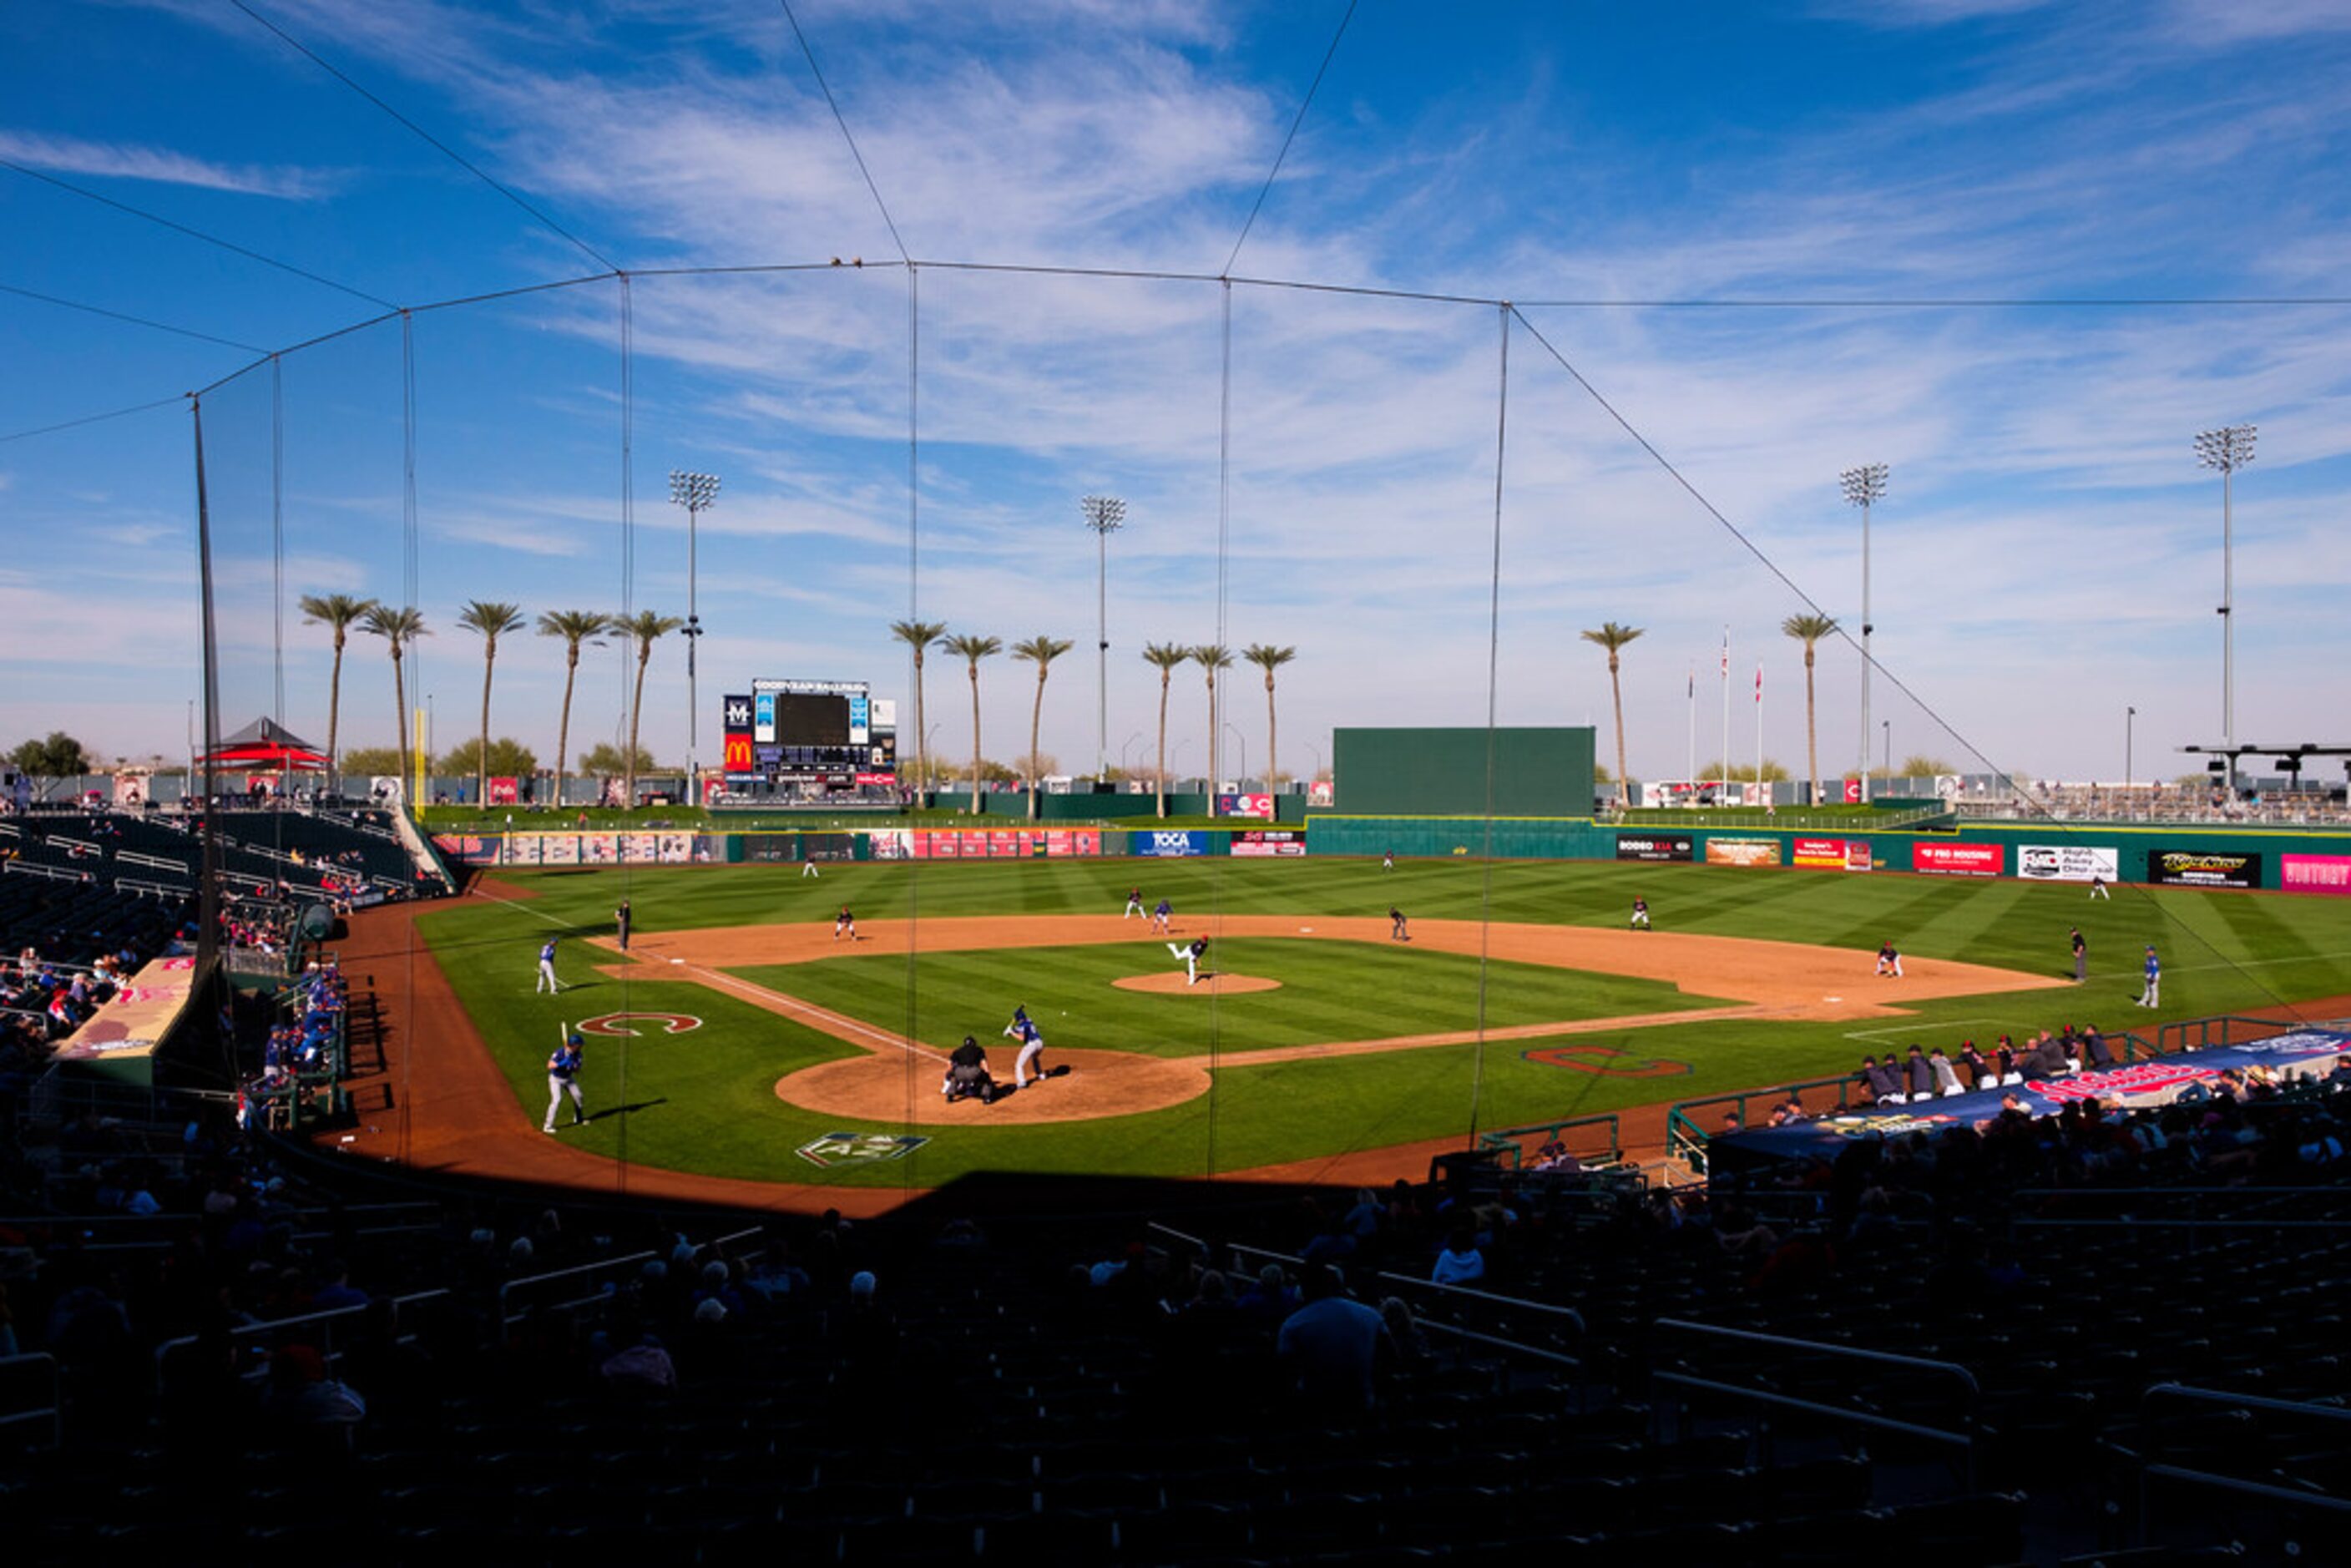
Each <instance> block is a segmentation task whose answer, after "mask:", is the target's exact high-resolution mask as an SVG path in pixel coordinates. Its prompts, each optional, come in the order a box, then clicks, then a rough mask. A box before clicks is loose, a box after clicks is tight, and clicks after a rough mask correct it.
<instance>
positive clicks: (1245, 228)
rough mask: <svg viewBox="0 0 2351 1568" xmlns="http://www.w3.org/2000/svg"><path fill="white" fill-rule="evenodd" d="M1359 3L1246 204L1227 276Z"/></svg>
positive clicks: (1351, 4)
mask: <svg viewBox="0 0 2351 1568" xmlns="http://www.w3.org/2000/svg"><path fill="white" fill-rule="evenodd" d="M1357 3H1358V0H1347V9H1346V11H1345V12H1344V13H1343V14H1342V15H1341V16H1340V17H1339V26H1338V27H1337V28H1336V29H1335V30H1333V31H1332V34H1331V47H1329V48H1327V49H1325V50H1323V51H1322V64H1321V65H1319V66H1317V67H1315V68H1314V80H1313V81H1312V82H1311V83H1310V84H1309V85H1308V87H1307V89H1306V96H1305V97H1304V98H1302V99H1300V100H1299V102H1298V113H1297V116H1296V117H1295V118H1294V119H1292V120H1290V132H1289V134H1288V135H1286V136H1284V137H1283V138H1282V139H1281V148H1280V151H1279V152H1276V153H1274V155H1273V167H1272V168H1270V169H1268V170H1267V171H1266V172H1265V183H1264V184H1262V185H1259V187H1258V191H1257V200H1256V201H1254V202H1251V203H1250V204H1249V216H1248V217H1247V218H1246V219H1244V220H1243V221H1242V223H1241V232H1240V237H1239V238H1238V239H1236V240H1234V241H1233V254H1232V255H1230V256H1227V257H1226V258H1225V271H1226V272H1227V273H1230V272H1231V271H1232V269H1233V263H1235V262H1237V261H1238V260H1239V259H1240V258H1241V246H1245V245H1247V244H1249V230H1251V229H1253V228H1255V227H1256V226H1257V215H1258V214H1259V212H1261V211H1263V210H1264V208H1265V199H1266V197H1268V196H1270V195H1271V194H1272V193H1273V182H1274V181H1275V179H1277V178H1278V177H1279V176H1280V173H1281V165H1282V162H1283V160H1285V159H1287V158H1288V157H1289V156H1290V143H1291V142H1293V141H1297V140H1298V128H1299V127H1300V126H1301V125H1303V124H1305V123H1306V111H1307V110H1309V109H1311V108H1312V107H1313V105H1314V95H1315V93H1316V92H1318V91H1320V90H1321V89H1322V78H1323V77H1324V76H1325V75H1326V74H1327V73H1328V72H1329V71H1330V69H1331V60H1332V57H1333V56H1335V55H1336V54H1338V52H1339V40H1340V39H1342V38H1343V37H1346V36H1347V24H1348V23H1350V22H1352V21H1353V20H1354V19H1355V6H1356V5H1357Z"/></svg>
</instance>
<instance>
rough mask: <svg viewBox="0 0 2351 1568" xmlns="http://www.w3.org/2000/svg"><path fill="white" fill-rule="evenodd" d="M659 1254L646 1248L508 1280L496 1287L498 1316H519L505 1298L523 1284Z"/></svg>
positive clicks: (614, 1266)
mask: <svg viewBox="0 0 2351 1568" xmlns="http://www.w3.org/2000/svg"><path fill="white" fill-rule="evenodd" d="M660 1256H661V1254H660V1253H658V1252H655V1251H653V1249H650V1248H648V1249H645V1250H644V1251H642V1252H630V1253H624V1254H622V1256H620V1257H616V1258H600V1259H598V1260H596V1261H594V1262H592V1263H575V1264H573V1265H572V1266H571V1267H570V1268H569V1269H556V1270H550V1271H549V1272H547V1273H544V1274H532V1275H529V1276H528V1277H526V1278H524V1279H520V1280H508V1281H506V1283H504V1284H502V1285H500V1286H499V1287H498V1317H499V1319H500V1321H501V1322H509V1323H510V1322H515V1321H517V1319H518V1318H519V1317H520V1316H521V1314H520V1313H518V1312H507V1296H509V1295H510V1294H512V1293H513V1292H514V1291H517V1290H518V1289H520V1288H521V1287H523V1286H525V1285H544V1284H546V1283H548V1282H549V1281H554V1280H565V1279H569V1278H570V1277H571V1276H572V1275H574V1274H590V1273H594V1272H595V1271H597V1270H601V1269H617V1268H619V1267H621V1266H622V1264H624V1263H635V1264H640V1265H642V1264H643V1263H645V1262H647V1261H649V1260H653V1259H656V1258H659V1257H660Z"/></svg>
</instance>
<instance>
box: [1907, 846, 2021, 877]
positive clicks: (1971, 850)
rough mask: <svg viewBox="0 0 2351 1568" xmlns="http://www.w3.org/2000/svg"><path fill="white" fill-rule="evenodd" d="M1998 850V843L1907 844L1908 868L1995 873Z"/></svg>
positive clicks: (1952, 873)
mask: <svg viewBox="0 0 2351 1568" xmlns="http://www.w3.org/2000/svg"><path fill="white" fill-rule="evenodd" d="M1910 869H1911V870H1912V871H1917V872H1925V873H1927V874H1928V875H1929V876H1998V875H1999V874H2000V870H2001V847H2000V846H1999V845H1998V844H1929V843H1914V844H1912V845H1911V846H1910Z"/></svg>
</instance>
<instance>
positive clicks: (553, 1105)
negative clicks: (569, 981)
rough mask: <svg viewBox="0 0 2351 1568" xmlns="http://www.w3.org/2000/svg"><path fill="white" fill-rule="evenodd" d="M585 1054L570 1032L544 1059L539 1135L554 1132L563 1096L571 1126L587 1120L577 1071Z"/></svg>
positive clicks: (584, 1047) (578, 1039)
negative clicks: (543, 1106) (567, 1099)
mask: <svg viewBox="0 0 2351 1568" xmlns="http://www.w3.org/2000/svg"><path fill="white" fill-rule="evenodd" d="M550 946H552V944H550ZM587 1054H588V1041H587V1040H585V1039H583V1038H581V1036H580V1031H579V1030H572V1031H571V1032H570V1033H569V1034H567V1035H565V1036H564V1037H563V1043H562V1044H561V1045H560V1046H558V1047H557V1048H556V1051H555V1054H554V1055H553V1056H550V1057H549V1058H548V1059H547V1120H546V1121H544V1122H542V1123H540V1124H539V1126H538V1130H539V1131H540V1132H542V1133H552V1132H553V1131H555V1113H556V1110H557V1108H558V1107H559V1106H560V1105H561V1104H562V1103H563V1097H564V1096H565V1095H566V1094H569V1095H570V1096H571V1124H572V1125H573V1126H575V1127H577V1126H580V1125H581V1124H584V1123H585V1122H586V1121H587V1120H588V1103H587V1101H586V1100H585V1099H584V1098H583V1097H582V1096H581V1095H580V1064H581V1062H582V1061H584V1060H585V1059H586V1057H587Z"/></svg>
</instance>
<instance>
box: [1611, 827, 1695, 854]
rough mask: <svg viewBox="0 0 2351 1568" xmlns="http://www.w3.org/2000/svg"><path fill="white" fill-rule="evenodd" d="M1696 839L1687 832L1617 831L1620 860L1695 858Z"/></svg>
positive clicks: (1617, 848) (1617, 850)
mask: <svg viewBox="0 0 2351 1568" xmlns="http://www.w3.org/2000/svg"><path fill="white" fill-rule="evenodd" d="M1697 852H1698V841H1697V840H1696V839H1694V838H1692V837H1691V836H1690V835H1689V834H1687V833H1619V834H1617V835H1616V858H1617V859H1618V860H1620V861H1686V860H1690V859H1693V858H1695V856H1696V855H1697Z"/></svg>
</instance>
